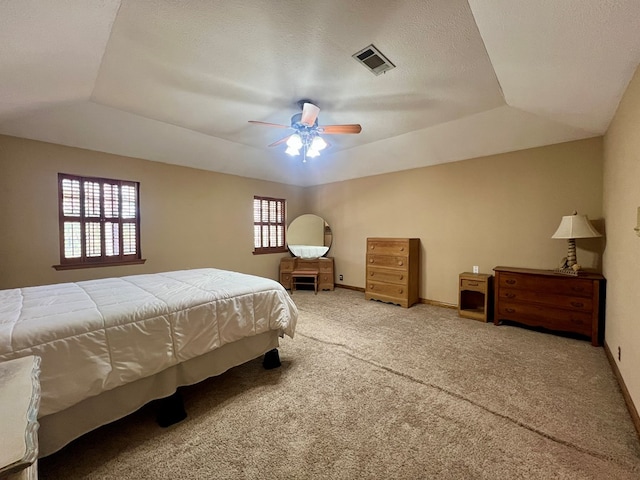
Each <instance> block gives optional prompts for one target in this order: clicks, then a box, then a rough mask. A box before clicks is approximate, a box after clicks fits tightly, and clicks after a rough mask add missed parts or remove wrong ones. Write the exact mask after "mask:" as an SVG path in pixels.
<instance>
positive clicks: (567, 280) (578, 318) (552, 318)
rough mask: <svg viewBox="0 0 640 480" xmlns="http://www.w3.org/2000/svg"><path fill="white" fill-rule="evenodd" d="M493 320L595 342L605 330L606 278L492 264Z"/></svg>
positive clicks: (596, 275)
mask: <svg viewBox="0 0 640 480" xmlns="http://www.w3.org/2000/svg"><path fill="white" fill-rule="evenodd" d="M493 270H494V271H495V282H494V292H495V308H494V320H493V322H494V324H496V325H498V324H499V323H500V322H501V321H503V320H511V321H514V322H517V323H521V324H523V325H527V326H533V327H541V328H545V329H548V330H554V331H558V332H566V333H573V334H578V335H582V336H585V337H589V338H590V339H591V344H592V345H595V346H598V345H600V343H601V342H602V340H603V336H604V335H603V334H604V295H605V279H604V277H603V276H602V275H599V274H596V273H580V275H578V276H570V275H563V274H559V273H555V272H554V271H553V270H534V269H529V268H511V267H495V268H494V269H493Z"/></svg>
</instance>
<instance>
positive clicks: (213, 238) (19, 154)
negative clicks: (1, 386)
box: [0, 136, 307, 288]
mask: <svg viewBox="0 0 640 480" xmlns="http://www.w3.org/2000/svg"><path fill="white" fill-rule="evenodd" d="M58 172H63V173H70V174H77V175H86V176H99V177H106V178H115V179H122V180H133V181H139V182H140V204H141V239H142V255H143V257H144V258H146V259H147V262H146V264H144V265H136V266H126V267H104V268H91V269H81V270H68V271H56V270H54V269H53V268H51V266H52V265H54V264H57V263H59V241H58V205H57V195H58V194H57V189H58V183H57V174H58ZM254 195H261V196H270V197H279V198H286V199H287V200H288V202H287V204H288V208H289V218H294V217H295V216H297V215H299V214H301V213H307V210H306V205H305V201H304V189H302V188H300V187H292V186H287V185H283V184H278V183H272V182H263V181H259V180H251V179H247V178H242V177H237V176H232V175H223V174H218V173H213V172H206V171H201V170H195V169H191V168H185V167H178V166H173V165H167V164H162V163H158V162H150V161H146V160H140V159H134V158H127V157H121V156H117V155H109V154H104V153H98V152H94V151H89V150H82V149H77V148H69V147H64V146H60V145H53V144H49V143H43V142H36V141H32V140H25V139H18V138H14V137H6V136H0V205H1V208H0V228H1V230H0V288H14V287H19V286H27V285H37V284H46V283H59V282H67V281H76V280H84V279H90V278H101V277H110V276H121V275H133V274H137V273H151V272H160V271H167V270H177V269H182V268H195V267H208V266H210V267H216V268H223V269H230V270H236V271H240V272H245V273H251V274H256V275H261V276H264V277H268V278H273V279H277V278H278V265H279V260H280V257H282V254H277V255H276V254H270V255H253V254H252V251H253V196H254Z"/></svg>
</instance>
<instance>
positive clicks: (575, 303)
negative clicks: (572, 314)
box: [571, 302, 584, 308]
mask: <svg viewBox="0 0 640 480" xmlns="http://www.w3.org/2000/svg"><path fill="white" fill-rule="evenodd" d="M571 306H572V307H576V308H582V307H584V303H582V302H571Z"/></svg>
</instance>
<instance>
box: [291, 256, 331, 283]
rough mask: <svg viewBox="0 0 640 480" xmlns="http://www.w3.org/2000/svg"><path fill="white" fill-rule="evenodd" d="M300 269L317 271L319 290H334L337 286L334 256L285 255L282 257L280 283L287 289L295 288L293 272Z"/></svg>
mask: <svg viewBox="0 0 640 480" xmlns="http://www.w3.org/2000/svg"><path fill="white" fill-rule="evenodd" d="M298 270H310V271H314V270H315V271H317V272H318V290H333V289H334V288H335V282H334V274H333V272H334V268H333V257H320V258H299V257H284V258H282V259H280V283H281V284H282V286H283V287H284V288H286V289H287V290H291V289H292V288H293V283H292V282H293V279H292V278H291V273H292V272H294V271H298Z"/></svg>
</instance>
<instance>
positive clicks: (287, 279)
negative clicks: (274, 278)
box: [280, 272, 291, 290]
mask: <svg viewBox="0 0 640 480" xmlns="http://www.w3.org/2000/svg"><path fill="white" fill-rule="evenodd" d="M280 284H281V285H282V286H283V287H284V288H286V289H287V290H290V289H291V273H288V272H287V273H280Z"/></svg>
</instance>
